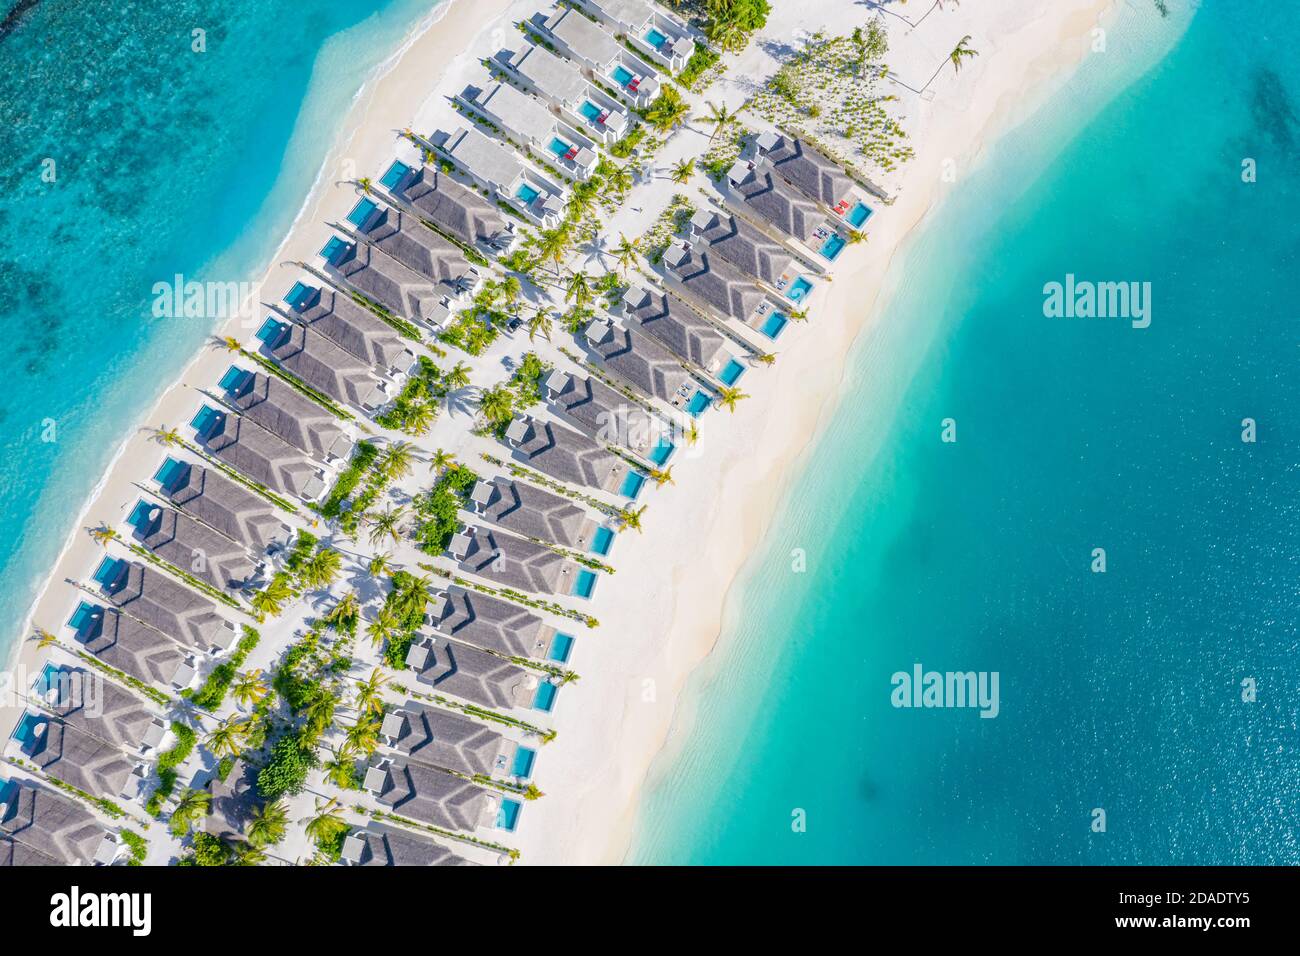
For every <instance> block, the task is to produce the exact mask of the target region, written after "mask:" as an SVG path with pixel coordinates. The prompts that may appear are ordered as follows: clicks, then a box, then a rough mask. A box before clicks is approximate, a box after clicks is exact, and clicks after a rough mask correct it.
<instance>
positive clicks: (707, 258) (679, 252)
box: [663, 242, 763, 322]
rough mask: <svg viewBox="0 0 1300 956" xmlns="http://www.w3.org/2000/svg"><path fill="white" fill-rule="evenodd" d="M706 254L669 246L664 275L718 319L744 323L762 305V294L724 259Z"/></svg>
mask: <svg viewBox="0 0 1300 956" xmlns="http://www.w3.org/2000/svg"><path fill="white" fill-rule="evenodd" d="M706 250H707V247H703V248H700V247H696V246H693V245H691V244H690V243H685V242H674V243H672V244H671V245H670V246H669V247H668V251H667V252H665V253H664V259H663V264H664V272H665V274H666V275H667V276H668V278H669V279H670V280H672V281H675V282H677V283H678V284H679V285H680V286H681V288H683V289H685V290H686V291H687V292H688V293H690V294H691V295H693V296H695V297H696V298H698V299H699V300H700V301H701V302H703V303H704V304H705V305H707V306H709V307H710V308H712V309H714V310H715V311H716V312H718V313H719V314H720V315H722V316H724V317H730V318H733V319H738V320H740V321H741V322H744V321H745V320H746V319H747V318H749V316H750V315H751V314H752V313H753V311H754V310H755V309H756V308H758V304H759V303H760V302H762V301H763V291H762V290H761V289H759V287H758V286H757V285H755V284H754V282H753V280H751V279H749V278H747V277H746V276H744V275H742V274H741V272H740V270H739V269H737V268H736V267H735V266H734V265H732V264H731V263H730V262H728V261H727V260H726V259H723V258H722V257H720V256H713V255H710V254H709V252H707V251H706Z"/></svg>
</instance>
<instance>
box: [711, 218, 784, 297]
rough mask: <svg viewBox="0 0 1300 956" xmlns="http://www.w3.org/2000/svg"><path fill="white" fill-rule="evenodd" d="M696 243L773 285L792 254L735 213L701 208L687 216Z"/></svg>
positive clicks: (748, 273)
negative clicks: (728, 213)
mask: <svg viewBox="0 0 1300 956" xmlns="http://www.w3.org/2000/svg"><path fill="white" fill-rule="evenodd" d="M691 227H692V230H693V232H694V236H695V238H696V243H697V246H704V247H707V248H708V250H709V252H711V253H714V254H715V255H718V256H721V257H722V258H723V259H726V260H727V261H728V262H730V263H732V264H733V265H735V266H737V267H738V268H739V269H740V270H741V271H742V272H744V273H746V274H747V275H750V276H753V277H754V278H756V279H761V280H762V281H764V282H766V283H767V284H768V285H773V286H774V285H776V283H777V280H778V279H780V278H781V276H782V274H783V273H784V272H785V270H786V269H788V268H790V265H791V264H792V263H793V262H794V256H793V255H792V254H791V253H790V250H788V249H787V248H786V247H785V246H783V245H781V243H779V242H777V241H776V240H775V239H772V238H771V237H769V236H768V235H767V234H766V233H764V232H763V231H761V230H759V229H756V228H755V227H754V226H751V225H750V224H749V223H747V222H745V221H744V220H743V219H740V218H738V217H736V216H727V215H723V214H721V213H717V212H714V211H712V210H709V209H701V210H700V211H699V212H697V213H696V214H695V215H694V216H693V217H692V218H691Z"/></svg>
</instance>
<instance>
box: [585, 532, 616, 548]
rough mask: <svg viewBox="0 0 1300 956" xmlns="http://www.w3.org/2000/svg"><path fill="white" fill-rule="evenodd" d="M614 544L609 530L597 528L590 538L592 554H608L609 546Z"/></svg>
mask: <svg viewBox="0 0 1300 956" xmlns="http://www.w3.org/2000/svg"><path fill="white" fill-rule="evenodd" d="M613 543H614V532H613V531H611V530H610V529H609V528H597V529H596V533H595V534H594V535H592V536H591V553H592V554H609V548H610V545H612V544H613Z"/></svg>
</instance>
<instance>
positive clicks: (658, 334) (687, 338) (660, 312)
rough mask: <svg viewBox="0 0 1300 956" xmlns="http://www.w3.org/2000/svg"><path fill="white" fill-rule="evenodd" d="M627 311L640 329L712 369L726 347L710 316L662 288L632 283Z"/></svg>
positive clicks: (681, 356) (696, 362)
mask: <svg viewBox="0 0 1300 956" xmlns="http://www.w3.org/2000/svg"><path fill="white" fill-rule="evenodd" d="M623 305H624V309H625V311H626V314H627V315H628V316H630V317H631V318H633V319H635V320H636V322H637V323H638V325H639V326H640V328H641V330H642V331H644V332H646V333H648V334H649V335H651V336H653V337H654V338H655V339H657V340H658V341H659V342H661V343H663V344H664V345H666V346H667V347H668V348H669V349H670V350H671V351H672V352H674V353H675V354H676V355H677V356H678V357H679V358H683V359H685V360H686V361H688V362H693V363H695V364H696V365H698V366H700V367H701V368H705V369H709V368H712V367H713V365H714V364H715V363H716V362H717V361H718V358H719V353H720V352H722V351H723V348H722V345H723V338H722V335H721V333H719V332H718V330H717V329H716V328H714V327H713V324H712V323H711V322H709V320H708V319H706V318H704V316H702V315H700V314H699V313H698V312H696V311H695V310H694V309H692V308H691V307H690V306H688V305H686V304H685V303H683V302H680V301H678V300H676V299H673V298H670V297H669V296H667V295H665V294H664V293H662V292H649V291H647V290H646V289H643V288H640V287H639V286H632V287H631V288H629V289H628V290H627V292H626V293H624V296H623Z"/></svg>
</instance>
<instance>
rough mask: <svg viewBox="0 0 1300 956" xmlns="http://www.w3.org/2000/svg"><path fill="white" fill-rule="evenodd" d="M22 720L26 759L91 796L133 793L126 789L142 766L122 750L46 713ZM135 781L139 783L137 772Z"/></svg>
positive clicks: (23, 747) (128, 794) (32, 713)
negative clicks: (135, 772)
mask: <svg viewBox="0 0 1300 956" xmlns="http://www.w3.org/2000/svg"><path fill="white" fill-rule="evenodd" d="M23 721H24V722H25V725H26V726H25V733H26V739H25V740H23V742H22V744H21V752H22V755H23V759H24V760H26V761H28V762H29V763H32V764H34V765H35V766H36V767H38V768H40V769H41V770H42V771H44V772H45V773H46V774H47V775H48V776H51V777H53V778H54V779H55V780H61V781H62V782H64V783H66V784H68V785H70V786H73V787H76V788H77V789H78V790H81V791H84V792H85V793H89V794H91V795H92V796H96V797H109V798H116V797H123V796H128V797H129V796H133V795H134V794H132V793H129V792H128V791H127V784H128V781H130V779H131V774H132V771H133V770H136V769H137V767H138V766H139V765H138V764H137V763H136V762H135V761H132V760H130V759H128V758H127V756H126V754H124V753H122V751H120V750H118V749H117V748H116V747H114V746H112V745H111V744H109V743H106V742H105V741H103V740H100V739H99V738H98V737H94V736H92V735H90V734H88V733H86V732H85V731H83V730H78V729H77V728H76V727H69V726H68V725H67V724H65V723H63V722H62V721H60V720H55V719H52V718H51V717H49V716H47V715H45V714H41V713H38V712H32V711H29V712H28V713H27V714H25V715H24V716H23ZM136 783H137V784H138V783H139V776H138V775H137V777H136Z"/></svg>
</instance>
